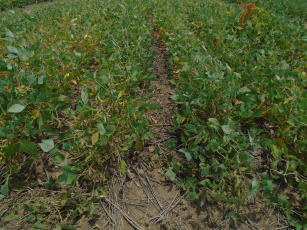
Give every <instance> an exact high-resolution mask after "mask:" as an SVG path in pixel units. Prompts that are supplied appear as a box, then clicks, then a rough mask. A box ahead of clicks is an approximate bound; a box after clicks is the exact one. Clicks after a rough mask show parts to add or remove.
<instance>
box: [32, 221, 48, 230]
mask: <svg viewBox="0 0 307 230" xmlns="http://www.w3.org/2000/svg"><path fill="white" fill-rule="evenodd" d="M50 227H51V226H50V225H48V224H42V223H39V222H36V223H35V224H34V225H33V226H32V229H33V230H48V229H50Z"/></svg>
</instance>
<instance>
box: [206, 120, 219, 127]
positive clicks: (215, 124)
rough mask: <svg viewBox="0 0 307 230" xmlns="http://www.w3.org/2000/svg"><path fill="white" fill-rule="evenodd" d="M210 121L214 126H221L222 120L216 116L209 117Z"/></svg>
mask: <svg viewBox="0 0 307 230" xmlns="http://www.w3.org/2000/svg"><path fill="white" fill-rule="evenodd" d="M208 121H209V123H211V124H212V125H214V126H220V122H219V121H218V120H217V119H216V118H209V119H208Z"/></svg>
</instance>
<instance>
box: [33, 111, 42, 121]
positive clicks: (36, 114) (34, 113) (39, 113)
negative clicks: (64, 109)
mask: <svg viewBox="0 0 307 230" xmlns="http://www.w3.org/2000/svg"><path fill="white" fill-rule="evenodd" d="M40 115H41V111H40V110H39V109H34V110H33V111H32V117H33V118H34V119H36V118H39V117H40Z"/></svg>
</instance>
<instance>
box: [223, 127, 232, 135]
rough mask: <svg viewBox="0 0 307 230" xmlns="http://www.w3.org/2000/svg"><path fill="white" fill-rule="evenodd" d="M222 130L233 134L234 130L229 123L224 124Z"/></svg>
mask: <svg viewBox="0 0 307 230" xmlns="http://www.w3.org/2000/svg"><path fill="white" fill-rule="evenodd" d="M222 130H223V132H224V133H225V134H227V135H229V134H231V132H232V129H231V127H230V126H229V125H222Z"/></svg>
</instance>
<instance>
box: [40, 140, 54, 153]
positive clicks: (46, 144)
mask: <svg viewBox="0 0 307 230" xmlns="http://www.w3.org/2000/svg"><path fill="white" fill-rule="evenodd" d="M38 145H39V146H40V147H41V149H42V150H43V151H44V152H45V153H47V152H49V151H50V150H52V149H53V148H54V142H53V140H52V139H47V140H42V143H39V144H38Z"/></svg>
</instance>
